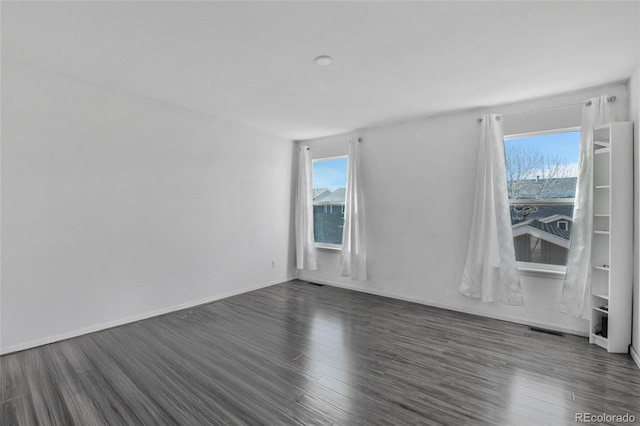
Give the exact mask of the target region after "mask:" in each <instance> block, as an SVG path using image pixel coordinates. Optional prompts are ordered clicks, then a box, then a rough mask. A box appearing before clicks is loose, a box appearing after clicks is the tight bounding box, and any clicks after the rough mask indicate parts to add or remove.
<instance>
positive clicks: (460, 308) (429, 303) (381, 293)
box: [298, 276, 589, 337]
mask: <svg viewBox="0 0 640 426" xmlns="http://www.w3.org/2000/svg"><path fill="white" fill-rule="evenodd" d="M298 279H299V280H301V281H310V282H315V283H318V284H326V285H330V286H333V287H340V288H345V289H347V290H354V291H359V292H361V293H368V294H375V295H376V296H383V297H389V298H391V299H399V300H404V301H407V302H414V303H419V304H421V305H426V306H432V307H434V308H440V309H446V310H449V311H456V312H463V313H465V314H472V315H477V316H480V317H486V318H493V319H497V320H501V321H508V322H514V323H517V324H523V325H528V326H531V327H540V328H545V329H547V330H554V331H560V332H563V333H568V334H573V335H576V336H582V337H589V332H588V331H583V330H575V329H572V328H566V327H558V326H557V325H556V324H549V323H545V322H540V321H531V320H527V319H523V318H518V317H512V316H509V315H501V314H491V315H490V314H487V313H486V312H484V311H479V310H477V309H473V308H469V307H466V306H448V305H444V304H442V303H434V302H432V301H429V300H423V299H417V298H413V297H404V296H399V295H395V294H390V293H386V292H384V291H378V290H370V289H364V288H361V287H355V286H350V285H348V284H342V283H337V282H333V281H327V280H322V279H317V278H306V277H304V276H298Z"/></svg>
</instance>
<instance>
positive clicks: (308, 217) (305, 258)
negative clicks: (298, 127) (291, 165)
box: [295, 146, 318, 270]
mask: <svg viewBox="0 0 640 426" xmlns="http://www.w3.org/2000/svg"><path fill="white" fill-rule="evenodd" d="M295 231H296V267H297V268H298V269H305V268H306V269H309V270H315V269H318V265H317V261H316V250H315V246H314V238H313V166H312V163H311V151H310V148H308V147H306V146H302V147H300V157H299V160H298V187H297V191H296V208H295Z"/></svg>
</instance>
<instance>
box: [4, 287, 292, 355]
mask: <svg viewBox="0 0 640 426" xmlns="http://www.w3.org/2000/svg"><path fill="white" fill-rule="evenodd" d="M293 279H295V277H291V278H286V279H284V280H276V281H270V282H266V283H262V284H258V285H255V286H252V287H247V288H243V289H242V290H237V291H230V292H227V293H223V294H218V295H216V296H210V297H206V298H204V299H199V300H192V301H189V302H184V303H180V304H178V305H173V306H168V307H166V308H161V309H155V310H153V311H149V312H145V313H143V314H138V315H132V316H129V317H126V318H121V319H117V320H114V321H108V322H105V323H101V324H95V325H91V326H89V327H84V328H81V329H78V330H73V331H67V332H65V333H61V334H56V335H54V336H47V337H43V338H41V339H34V340H29V341H27V342H22V343H18V344H15V345H11V346H6V347H2V348H0V355H6V354H9V353H12V352H18V351H23V350H25V349H30V348H34V347H36V346H42V345H48V344H50V343H54V342H59V341H60V340H66V339H71V338H73V337H78V336H82V335H84V334H89V333H94V332H96V331H100V330H106V329H108V328H113V327H118V326H120V325H124V324H129V323H132V322H136V321H140V320H143V319H147V318H151V317H157V316H159V315H164V314H168V313H171V312H175V311H180V310H182V309H188V308H193V307H194V306H198V305H204V304H205V303H211V302H215V301H216V300H221V299H226V298H227V297H231V296H236V295H238V294H242V293H248V292H250V291H254V290H258V289H261V288H264V287H270V286H272V285H276V284H280V283H284V282H287V281H291V280H293Z"/></svg>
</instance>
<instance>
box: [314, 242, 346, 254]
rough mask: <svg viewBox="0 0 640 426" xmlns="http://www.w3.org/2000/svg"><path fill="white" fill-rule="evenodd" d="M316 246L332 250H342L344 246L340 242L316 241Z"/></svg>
mask: <svg viewBox="0 0 640 426" xmlns="http://www.w3.org/2000/svg"><path fill="white" fill-rule="evenodd" d="M315 248H316V249H318V250H322V251H330V252H341V251H342V246H341V245H340V244H327V243H315Z"/></svg>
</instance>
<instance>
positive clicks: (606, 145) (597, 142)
mask: <svg viewBox="0 0 640 426" xmlns="http://www.w3.org/2000/svg"><path fill="white" fill-rule="evenodd" d="M593 144H594V145H598V146H601V147H604V148H610V147H611V142H607V141H593Z"/></svg>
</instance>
